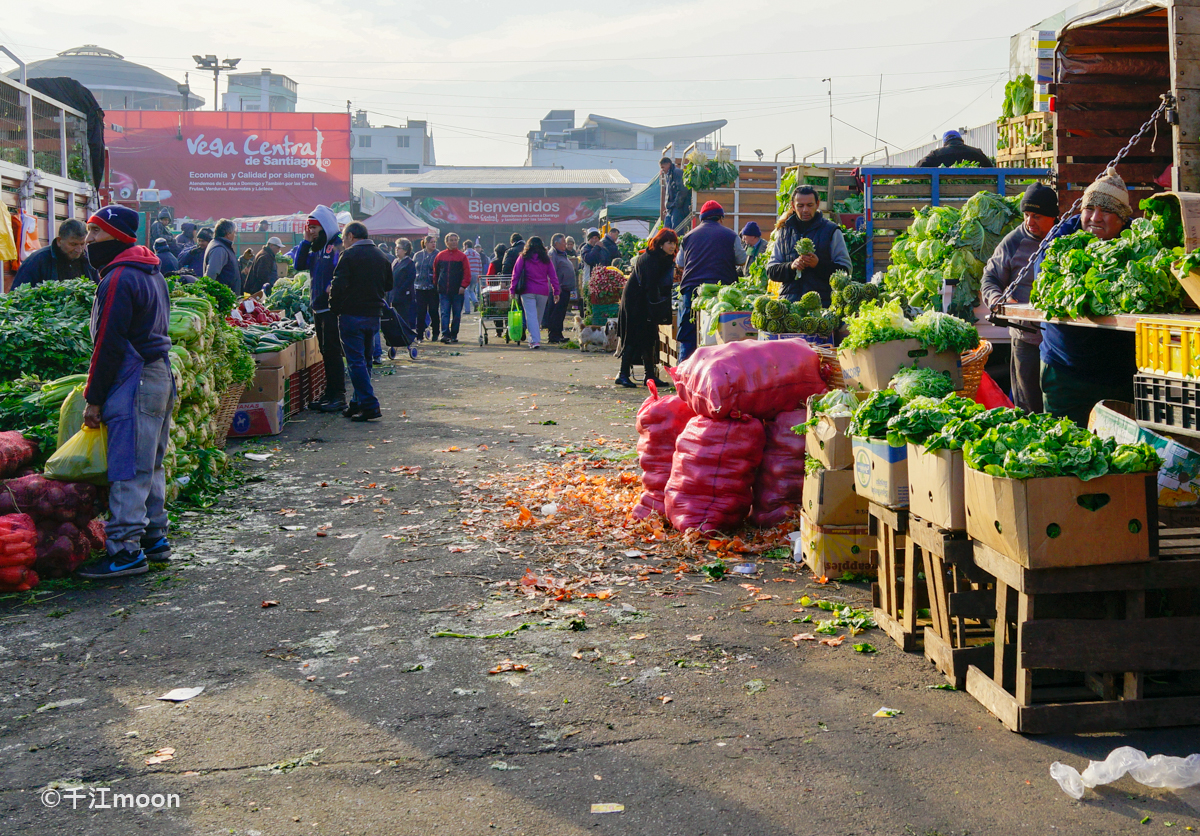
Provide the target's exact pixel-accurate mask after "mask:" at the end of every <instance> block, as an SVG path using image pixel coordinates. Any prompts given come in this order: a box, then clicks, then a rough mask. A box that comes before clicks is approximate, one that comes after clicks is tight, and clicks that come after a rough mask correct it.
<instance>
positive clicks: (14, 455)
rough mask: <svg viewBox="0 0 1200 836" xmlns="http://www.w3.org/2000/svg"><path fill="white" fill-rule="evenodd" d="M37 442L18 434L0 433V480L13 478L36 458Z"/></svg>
mask: <svg viewBox="0 0 1200 836" xmlns="http://www.w3.org/2000/svg"><path fill="white" fill-rule="evenodd" d="M37 451H38V446H37V442H34V441H31V440H30V439H27V438H26V437H25V436H23V435H21V434H20V433H19V432H0V479H7V478H8V477H10V476H15V475H16V474H17V473H18V472H19V471H20V470H21V469H22V468H24V467H28V466H29V464H30V463H31V462H32V461H33V460H34V457H36V456H37Z"/></svg>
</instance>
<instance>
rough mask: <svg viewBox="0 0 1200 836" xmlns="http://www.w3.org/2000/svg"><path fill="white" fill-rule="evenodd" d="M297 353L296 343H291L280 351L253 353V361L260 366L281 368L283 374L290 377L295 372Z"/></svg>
mask: <svg viewBox="0 0 1200 836" xmlns="http://www.w3.org/2000/svg"><path fill="white" fill-rule="evenodd" d="M297 354H298V351H297V349H296V343H292V344H291V345H289V346H288V347H287V348H284V349H282V350H280V351H269V352H267V353H265V354H255V355H254V363H255V365H257V366H259V367H261V368H274V369H283V376H284V377H291V376H292V375H294V374H295V373H296V357H297Z"/></svg>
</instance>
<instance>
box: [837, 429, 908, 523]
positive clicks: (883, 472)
mask: <svg viewBox="0 0 1200 836" xmlns="http://www.w3.org/2000/svg"><path fill="white" fill-rule="evenodd" d="M851 441H852V445H853V449H854V490H855V491H856V492H857V493H858V495H859V496H862V497H864V498H866V499H869V500H871V501H872V502H876V503H878V504H880V505H886V506H887V507H889V508H907V507H908V447H907V446H903V445H902V446H900V447H893V446H892V445H890V444H888V443H887V439H880V438H859V437H858V436H855V437H854V438H853V439H852V440H851Z"/></svg>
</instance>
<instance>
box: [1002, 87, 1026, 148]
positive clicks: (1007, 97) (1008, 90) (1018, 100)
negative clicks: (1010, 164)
mask: <svg viewBox="0 0 1200 836" xmlns="http://www.w3.org/2000/svg"><path fill="white" fill-rule="evenodd" d="M1032 112H1033V78H1032V77H1031V76H1030V75H1029V73H1022V74H1021V75H1019V76H1017V78H1016V81H1010V82H1008V83H1007V84H1005V85H1004V110H1002V111H1001V113H1000V118H1001V119H1011V118H1012V117H1014V116H1024V115H1025V114H1026V113H1032ZM997 147H1000V145H999V143H997Z"/></svg>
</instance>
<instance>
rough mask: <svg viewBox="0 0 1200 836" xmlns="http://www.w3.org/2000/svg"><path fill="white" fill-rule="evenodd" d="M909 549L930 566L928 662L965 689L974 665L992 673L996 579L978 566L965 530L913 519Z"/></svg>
mask: <svg viewBox="0 0 1200 836" xmlns="http://www.w3.org/2000/svg"><path fill="white" fill-rule="evenodd" d="M908 547H909V548H910V549H911V550H912V551H913V553H914V556H915V559H916V558H919V559H920V561H921V565H923V566H924V567H925V587H926V589H927V591H928V595H929V617H930V623H929V624H928V625H927V626H926V627H925V631H924V645H925V658H926V659H928V660H929V661H930V662H932V663H933V665H934V667H936V668H937V669H938V670H939V671H941V672H942V674H943V675H944V676H945V677H946V680H947V681H948V682H950V684H951V685H953V686H954V687H955V688H959V689H962V688H965V687H966V684H967V669H968V668H969V667H970V666H971V665H975V666H977V667H978V668H979V669H980V670H984V671H988V672H990V671H991V670H992V648H991V647H990V646H989V645H990V643H991V640H992V632H993V630H992V626H991V622H992V621H994V620H995V616H996V608H995V607H996V604H995V589H994V586H995V583H994V579H993V578H992V576H991V575H989V574H987V573H986V572H984V571H983V570H982V569H980V568H979V567H978V566H976V565H975V558H974V550H973V549H972V545H971V541H970V540H969V539H967V533H966V532H965V531H946V530H944V529H941V528H937V527H936V526H934V525H932V524H931V523H929V522H926V521H925V520H923V519H920V518H919V517H909V520H908Z"/></svg>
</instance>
